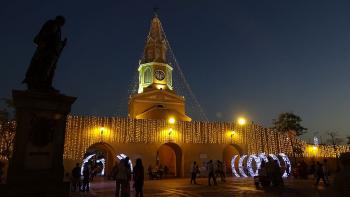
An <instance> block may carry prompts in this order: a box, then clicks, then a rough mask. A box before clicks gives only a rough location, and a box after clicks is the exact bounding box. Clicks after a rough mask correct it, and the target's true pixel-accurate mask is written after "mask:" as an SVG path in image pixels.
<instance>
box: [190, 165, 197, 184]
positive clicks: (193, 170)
mask: <svg viewBox="0 0 350 197" xmlns="http://www.w3.org/2000/svg"><path fill="white" fill-rule="evenodd" d="M197 169H198V166H197V163H196V162H195V161H194V162H193V164H192V166H191V184H192V182H193V183H194V184H197V182H196V177H197Z"/></svg>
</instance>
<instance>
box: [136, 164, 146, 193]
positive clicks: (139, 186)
mask: <svg viewBox="0 0 350 197" xmlns="http://www.w3.org/2000/svg"><path fill="white" fill-rule="evenodd" d="M143 181H144V169H143V165H142V160H141V159H137V160H136V165H135V167H134V187H135V190H136V197H138V196H140V197H143Z"/></svg>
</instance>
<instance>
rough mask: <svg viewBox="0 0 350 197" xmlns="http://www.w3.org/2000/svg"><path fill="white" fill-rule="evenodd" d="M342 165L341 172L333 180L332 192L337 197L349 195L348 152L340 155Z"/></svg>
mask: <svg viewBox="0 0 350 197" xmlns="http://www.w3.org/2000/svg"><path fill="white" fill-rule="evenodd" d="M339 160H340V163H341V165H342V168H341V171H340V172H338V173H337V174H336V176H335V178H334V184H333V185H334V191H335V192H336V194H337V196H349V194H350V152H346V153H342V154H340V157H339Z"/></svg>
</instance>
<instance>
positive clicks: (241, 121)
mask: <svg viewBox="0 0 350 197" xmlns="http://www.w3.org/2000/svg"><path fill="white" fill-rule="evenodd" d="M237 122H238V124H239V125H241V126H243V125H245V124H246V123H247V120H246V119H245V118H243V117H239V118H238V119H237Z"/></svg>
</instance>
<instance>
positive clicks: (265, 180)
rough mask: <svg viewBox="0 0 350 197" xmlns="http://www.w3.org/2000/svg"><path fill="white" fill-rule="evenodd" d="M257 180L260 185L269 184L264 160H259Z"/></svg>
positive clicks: (266, 185) (265, 185)
mask: <svg viewBox="0 0 350 197" xmlns="http://www.w3.org/2000/svg"><path fill="white" fill-rule="evenodd" d="M258 175H259V182H260V184H261V186H262V187H268V186H270V179H269V177H268V173H267V165H266V163H265V161H264V160H263V161H261V165H260V169H259V170H258Z"/></svg>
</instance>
